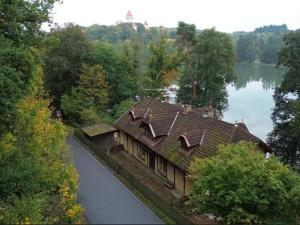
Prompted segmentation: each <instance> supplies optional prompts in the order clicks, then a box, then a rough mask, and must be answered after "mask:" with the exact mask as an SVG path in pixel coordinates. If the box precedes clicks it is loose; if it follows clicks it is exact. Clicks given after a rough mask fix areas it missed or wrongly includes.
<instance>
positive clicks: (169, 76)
mask: <svg viewBox="0 0 300 225" xmlns="http://www.w3.org/2000/svg"><path fill="white" fill-rule="evenodd" d="M169 44H170V43H168V40H167V39H166V38H165V37H164V36H161V38H160V41H159V43H158V44H154V43H152V44H150V60H149V64H148V68H147V72H146V76H145V83H144V86H145V90H146V93H147V95H150V96H154V97H159V96H161V95H162V94H163V88H165V87H167V86H169V85H170V84H171V82H172V81H173V80H174V79H175V78H176V77H177V76H178V71H179V66H180V64H181V57H180V56H179V55H178V53H177V52H176V51H175V52H173V53H171V52H170V51H168V45H169Z"/></svg>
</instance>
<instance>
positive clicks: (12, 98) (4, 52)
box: [0, 37, 35, 136]
mask: <svg viewBox="0 0 300 225" xmlns="http://www.w3.org/2000/svg"><path fill="white" fill-rule="evenodd" d="M34 70H35V68H34V58H33V56H32V54H31V52H30V51H29V50H28V49H26V48H21V47H15V46H14V45H13V43H12V42H11V41H8V40H7V39H4V38H1V37H0V99H1V101H0V136H1V134H2V133H3V132H4V131H5V130H9V129H12V126H13V123H14V116H15V112H16V111H15V110H16V109H15V104H16V103H17V102H18V101H19V99H20V98H21V97H23V96H24V95H25V94H26V93H28V87H29V83H30V80H31V78H32V77H33V73H34Z"/></svg>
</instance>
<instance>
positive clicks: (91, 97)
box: [78, 65, 108, 108]
mask: <svg viewBox="0 0 300 225" xmlns="http://www.w3.org/2000/svg"><path fill="white" fill-rule="evenodd" d="M106 80H107V74H106V72H105V70H104V69H103V67H102V66H101V65H94V66H88V65H84V66H83V69H82V73H81V75H80V78H79V82H78V88H79V89H80V90H82V92H83V94H84V96H85V98H84V100H85V101H87V102H88V107H89V108H91V107H98V108H101V107H102V106H104V105H106V103H107V101H108V94H107V81H106Z"/></svg>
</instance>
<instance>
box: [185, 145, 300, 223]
mask: <svg viewBox="0 0 300 225" xmlns="http://www.w3.org/2000/svg"><path fill="white" fill-rule="evenodd" d="M190 179H191V181H192V188H191V191H190V193H189V202H188V204H189V206H191V207H192V208H193V210H194V211H195V212H198V213H212V214H214V215H215V216H217V217H221V218H222V219H223V221H224V222H225V223H226V224H237V223H238V224H240V223H243V224H258V223H270V222H274V221H281V222H282V221H289V222H293V223H296V222H298V223H299V216H300V201H299V199H300V177H299V176H298V175H297V174H296V173H295V172H293V171H292V170H291V169H290V168H289V167H288V166H285V165H283V164H282V163H280V162H279V161H278V160H277V159H276V158H275V157H274V156H272V157H270V158H269V159H267V160H266V159H265V157H264V154H262V153H261V152H259V151H258V150H257V147H256V146H255V145H253V144H250V143H246V142H240V143H238V144H235V145H226V146H225V145H221V146H219V147H218V152H217V154H216V155H215V156H213V157H211V158H206V159H200V158H198V159H196V160H194V162H193V163H192V164H191V167H190ZM297 219H298V221H297Z"/></svg>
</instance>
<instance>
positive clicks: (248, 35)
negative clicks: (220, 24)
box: [232, 25, 288, 64]
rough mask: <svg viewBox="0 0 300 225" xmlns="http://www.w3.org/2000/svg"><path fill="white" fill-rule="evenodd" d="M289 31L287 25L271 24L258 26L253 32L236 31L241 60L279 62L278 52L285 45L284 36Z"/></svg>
mask: <svg viewBox="0 0 300 225" xmlns="http://www.w3.org/2000/svg"><path fill="white" fill-rule="evenodd" d="M287 32H288V29H287V26H286V25H280V26H276V25H270V26H263V27H259V28H256V29H255V30H254V31H253V32H235V33H233V34H232V39H233V40H234V41H235V43H236V52H237V59H238V61H239V62H247V63H252V62H262V63H268V64H275V63H277V52H278V51H279V50H280V49H281V48H282V47H283V36H284V34H286V33H287Z"/></svg>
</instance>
